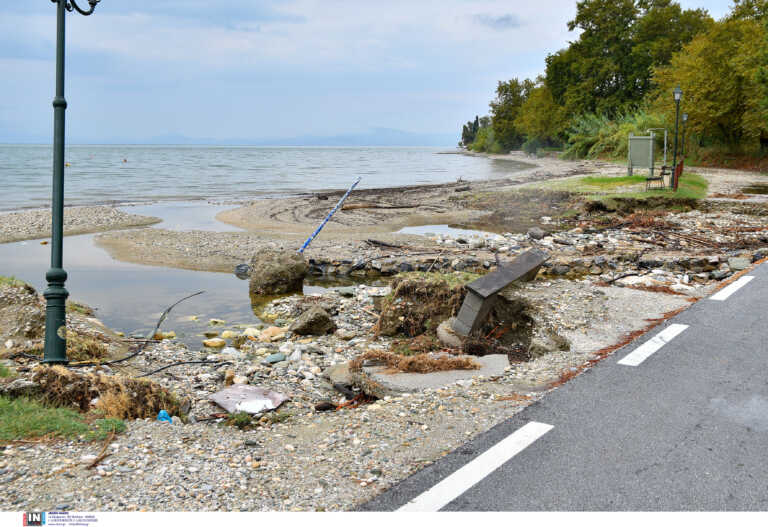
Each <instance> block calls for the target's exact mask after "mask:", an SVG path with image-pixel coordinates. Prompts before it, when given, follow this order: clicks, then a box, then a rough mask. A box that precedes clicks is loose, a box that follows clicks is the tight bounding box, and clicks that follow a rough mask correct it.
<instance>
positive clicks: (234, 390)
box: [211, 384, 289, 414]
mask: <svg viewBox="0 0 768 527" xmlns="http://www.w3.org/2000/svg"><path fill="white" fill-rule="evenodd" d="M288 399H289V397H288V396H286V395H284V394H282V393H278V392H273V391H271V390H265V389H264V388H257V387H256V386H251V385H250V384H233V385H232V386H230V387H228V388H224V389H223V390H221V391H218V392H216V393H214V394H213V395H212V396H211V400H212V401H213V402H215V403H216V404H218V405H219V406H221V407H222V408H224V409H225V410H226V411H227V412H229V413H231V414H234V413H238V412H246V413H249V414H260V413H262V412H266V411H268V410H274V409H276V408H277V407H278V406H280V405H281V404H283V403H284V402H285V401H287V400H288Z"/></svg>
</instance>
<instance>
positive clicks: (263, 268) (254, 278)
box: [250, 249, 307, 295]
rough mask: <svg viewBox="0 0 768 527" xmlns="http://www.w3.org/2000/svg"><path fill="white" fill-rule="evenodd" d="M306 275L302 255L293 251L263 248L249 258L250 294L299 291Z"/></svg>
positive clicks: (279, 293) (276, 293) (305, 264)
mask: <svg viewBox="0 0 768 527" xmlns="http://www.w3.org/2000/svg"><path fill="white" fill-rule="evenodd" d="M305 276H307V263H306V262H305V261H304V257H303V256H302V255H301V254H299V253H297V252H293V251H282V250H275V249H264V250H262V251H261V252H259V253H258V254H256V255H255V256H254V257H253V259H252V260H251V284H250V291H251V294H252V295H282V294H286V293H300V292H301V291H302V287H303V285H304V277H305Z"/></svg>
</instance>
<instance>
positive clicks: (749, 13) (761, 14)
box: [728, 0, 768, 20]
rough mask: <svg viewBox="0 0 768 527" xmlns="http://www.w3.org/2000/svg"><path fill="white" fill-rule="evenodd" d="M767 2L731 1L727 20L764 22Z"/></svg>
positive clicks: (754, 0) (761, 0)
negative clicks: (731, 4)
mask: <svg viewBox="0 0 768 527" xmlns="http://www.w3.org/2000/svg"><path fill="white" fill-rule="evenodd" d="M766 17H768V0H733V6H731V12H730V13H729V14H728V19H729V20H765V19H766Z"/></svg>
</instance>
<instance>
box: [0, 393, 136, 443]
mask: <svg viewBox="0 0 768 527" xmlns="http://www.w3.org/2000/svg"><path fill="white" fill-rule="evenodd" d="M86 417H87V416H84V415H82V414H80V413H78V412H76V411H74V410H71V409H69V408H54V407H51V406H47V405H44V404H42V403H40V402H39V401H35V400H33V399H27V398H19V399H10V398H8V397H2V396H0V440H3V441H13V440H16V439H33V438H38V437H56V438H62V439H76V438H81V439H85V440H87V441H92V440H101V439H104V438H106V437H107V436H108V435H109V433H110V432H111V431H112V430H114V431H115V433H119V432H122V431H124V430H125V423H124V422H123V421H121V420H119V419H95V420H93V421H92V422H88V420H87V419H86Z"/></svg>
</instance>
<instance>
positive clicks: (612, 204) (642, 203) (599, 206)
mask: <svg viewBox="0 0 768 527" xmlns="http://www.w3.org/2000/svg"><path fill="white" fill-rule="evenodd" d="M697 206H698V201H697V200H695V199H693V198H666V197H652V198H643V199H638V198H617V197H614V198H605V199H602V200H591V201H587V202H585V203H584V205H583V207H584V211H585V212H587V213H589V214H594V213H601V212H617V213H619V214H625V215H629V214H632V213H634V212H636V211H638V210H640V211H649V210H676V211H684V212H687V211H690V210H693V209H695V208H697Z"/></svg>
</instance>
